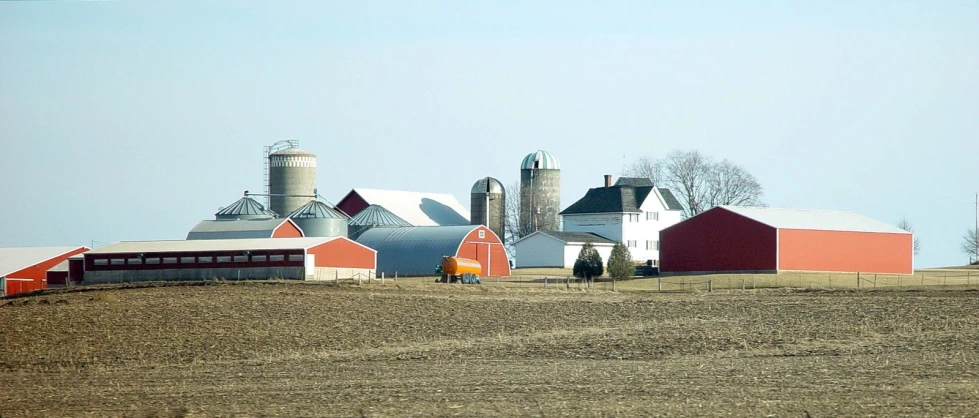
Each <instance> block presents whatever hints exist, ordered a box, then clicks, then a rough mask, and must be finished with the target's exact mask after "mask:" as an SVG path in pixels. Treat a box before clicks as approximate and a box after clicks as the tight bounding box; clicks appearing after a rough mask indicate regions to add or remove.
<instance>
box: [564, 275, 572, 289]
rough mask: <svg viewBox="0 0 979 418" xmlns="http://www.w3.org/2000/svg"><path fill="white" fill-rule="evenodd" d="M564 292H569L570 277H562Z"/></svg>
mask: <svg viewBox="0 0 979 418" xmlns="http://www.w3.org/2000/svg"><path fill="white" fill-rule="evenodd" d="M564 290H571V276H564Z"/></svg>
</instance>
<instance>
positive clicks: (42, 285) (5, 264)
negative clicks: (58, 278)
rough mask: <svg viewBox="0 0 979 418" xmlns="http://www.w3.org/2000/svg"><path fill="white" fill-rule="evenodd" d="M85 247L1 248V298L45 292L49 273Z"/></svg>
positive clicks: (85, 248) (85, 249) (83, 250)
mask: <svg viewBox="0 0 979 418" xmlns="http://www.w3.org/2000/svg"><path fill="white" fill-rule="evenodd" d="M88 250H89V248H88V247H21V248H0V288H2V289H0V296H7V295H14V294H17V293H24V292H30V291H34V290H41V289H47V288H48V283H47V273H48V270H49V269H51V268H52V267H54V266H57V265H58V264H61V263H62V262H65V261H67V260H68V257H71V256H73V255H75V254H81V253H84V252H86V251H88Z"/></svg>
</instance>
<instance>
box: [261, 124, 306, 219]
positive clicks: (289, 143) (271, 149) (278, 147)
mask: <svg viewBox="0 0 979 418" xmlns="http://www.w3.org/2000/svg"><path fill="white" fill-rule="evenodd" d="M263 148H264V149H265V153H264V155H263V156H262V166H263V167H264V168H265V170H264V171H265V173H264V174H265V178H263V179H262V180H263V181H262V183H263V184H265V209H268V208H269V206H271V205H272V196H269V194H271V193H272V185H271V184H270V183H269V180H270V179H269V156H270V155H272V154H273V153H276V152H279V151H282V150H284V149H289V148H299V141H298V140H295V139H288V140H284V141H278V142H276V143H274V144H272V145H266V146H265V147H263Z"/></svg>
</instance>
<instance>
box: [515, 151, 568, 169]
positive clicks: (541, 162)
mask: <svg viewBox="0 0 979 418" xmlns="http://www.w3.org/2000/svg"><path fill="white" fill-rule="evenodd" d="M520 169H521V170H560V169H561V163H560V162H558V160H557V158H555V157H554V156H553V155H551V153H549V152H547V151H543V150H540V151H536V152H532V153H530V154H527V156H526V157H524V158H523V162H521V163H520Z"/></svg>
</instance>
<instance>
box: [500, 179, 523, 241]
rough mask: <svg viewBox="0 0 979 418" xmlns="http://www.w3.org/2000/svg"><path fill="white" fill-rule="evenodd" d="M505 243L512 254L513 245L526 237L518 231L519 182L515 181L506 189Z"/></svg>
mask: <svg viewBox="0 0 979 418" xmlns="http://www.w3.org/2000/svg"><path fill="white" fill-rule="evenodd" d="M504 199H506V228H505V229H506V242H504V243H503V244H504V245H506V246H507V248H509V249H510V252H511V253H512V252H513V243H514V242H516V241H517V240H518V239H520V238H521V237H523V236H524V235H526V231H521V230H520V182H519V181H515V182H513V184H511V185H510V187H507V188H506V195H505V196H504Z"/></svg>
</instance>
